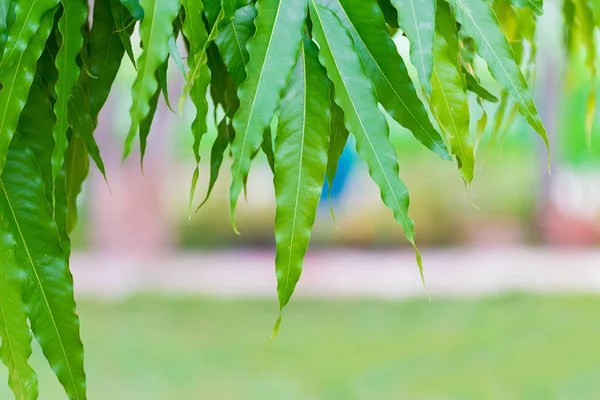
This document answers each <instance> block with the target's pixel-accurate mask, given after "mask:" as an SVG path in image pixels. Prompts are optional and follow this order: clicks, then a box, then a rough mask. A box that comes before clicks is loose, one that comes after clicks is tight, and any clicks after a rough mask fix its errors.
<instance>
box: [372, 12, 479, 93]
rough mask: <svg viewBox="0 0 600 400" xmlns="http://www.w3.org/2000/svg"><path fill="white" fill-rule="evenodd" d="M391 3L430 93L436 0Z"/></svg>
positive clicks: (414, 61)
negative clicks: (396, 11)
mask: <svg viewBox="0 0 600 400" xmlns="http://www.w3.org/2000/svg"><path fill="white" fill-rule="evenodd" d="M391 1H392V4H393V5H394V7H396V10H398V25H399V26H400V29H402V31H403V32H404V34H405V35H406V37H407V38H408V40H409V41H410V60H411V61H412V63H413V65H414V66H415V67H416V68H417V71H418V74H419V81H420V82H421V85H423V88H425V91H426V92H427V93H430V92H431V83H430V82H431V69H432V67H433V58H432V51H433V38H434V37H435V6H436V0H391ZM477 1H481V0H477ZM365 14H366V13H365Z"/></svg>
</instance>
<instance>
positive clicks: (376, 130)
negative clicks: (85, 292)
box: [0, 0, 600, 400]
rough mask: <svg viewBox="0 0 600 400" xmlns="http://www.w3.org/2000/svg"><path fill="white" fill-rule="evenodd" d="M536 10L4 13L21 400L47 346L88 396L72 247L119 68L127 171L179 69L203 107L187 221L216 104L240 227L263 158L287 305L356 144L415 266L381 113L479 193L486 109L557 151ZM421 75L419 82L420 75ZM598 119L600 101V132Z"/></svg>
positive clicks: (5, 6)
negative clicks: (346, 151) (542, 107)
mask: <svg viewBox="0 0 600 400" xmlns="http://www.w3.org/2000/svg"><path fill="white" fill-rule="evenodd" d="M599 11H600V1H596V0H594V1H591V0H564V1H563V12H564V19H565V31H564V35H565V44H566V47H567V49H569V50H571V49H572V48H573V46H574V45H575V44H581V45H582V47H583V48H584V50H585V52H586V54H587V66H588V67H589V69H590V71H591V73H592V75H594V76H595V73H596V68H595V58H596V52H595V44H594V33H595V30H596V27H597V26H598V22H597V20H596V18H595V14H596V13H597V12H599ZM541 14H542V0H254V1H253V0H203V1H201V0H160V1H153V0H95V1H94V2H93V6H90V5H88V3H87V2H86V1H85V0H0V55H1V59H0V84H1V85H2V88H1V90H0V114H1V115H2V118H1V119H0V173H1V175H0V188H1V189H2V190H1V191H0V221H1V222H2V228H1V230H0V249H1V251H0V258H1V261H0V337H1V340H2V346H1V348H0V356H1V358H2V361H3V362H4V363H5V364H6V366H7V367H8V369H9V372H10V375H9V385H10V387H11V388H12V390H13V392H14V394H15V397H16V398H18V399H35V398H37V396H38V389H37V378H36V374H35V372H34V371H33V369H32V368H31V367H30V365H29V363H28V359H29V356H30V354H31V340H32V337H35V338H36V340H37V341H38V342H39V344H40V346H41V348H42V350H43V352H44V355H45V357H46V358H47V360H48V362H49V364H50V366H51V367H52V369H53V370H54V372H55V374H56V376H57V378H58V379H59V381H60V382H61V384H62V385H63V386H64V389H65V391H66V394H67V396H68V397H69V398H71V399H79V400H81V399H85V398H86V381H85V373H84V366H83V345H82V343H81V340H80V337H79V318H78V316H77V314H76V313H75V301H74V294H73V281H72V276H71V274H70V272H69V255H70V241H69V232H70V231H71V230H72V229H73V226H74V225H75V223H76V219H77V206H76V200H77V196H78V195H79V193H80V191H81V187H82V184H83V181H84V180H85V179H86V177H87V175H88V172H89V161H88V159H89V158H91V160H92V161H93V162H94V164H95V165H96V167H97V168H98V169H99V171H100V172H101V173H102V174H103V175H105V169H104V165H103V161H102V157H101V156H100V149H99V148H98V145H97V143H96V141H95V139H94V135H93V134H94V130H95V128H96V125H97V122H98V115H99V113H100V111H101V109H102V108H103V106H104V104H105V102H106V100H107V98H108V95H109V92H110V89H111V86H112V84H113V82H114V80H115V77H116V74H117V72H118V70H119V68H120V65H121V62H122V60H123V58H124V56H125V55H126V56H127V58H128V59H129V62H131V63H133V65H134V66H135V67H136V70H137V76H136V78H135V81H134V82H133V84H132V89H131V95H132V99H133V103H132V106H131V109H130V119H131V125H130V129H129V132H128V135H127V138H126V140H125V145H124V157H126V156H127V155H128V154H129V153H130V152H131V151H132V149H133V145H134V143H135V139H136V138H138V139H139V145H140V153H141V157H142V160H143V157H144V153H145V148H146V143H147V139H148V135H149V132H150V126H151V125H152V119H153V117H154V114H155V112H156V109H157V104H158V102H159V100H160V97H161V93H163V94H164V95H163V97H164V98H165V100H166V101H167V104H169V105H170V102H169V98H168V91H167V68H168V63H169V59H172V61H174V63H175V65H177V66H178V68H179V69H180V70H181V71H182V73H183V74H184V76H185V87H184V89H183V94H182V97H181V100H180V109H181V108H182V107H181V104H182V102H183V101H185V100H186V99H187V98H188V97H189V98H190V99H191V102H192V103H193V104H194V106H195V112H196V116H195V118H194V120H193V122H192V126H191V131H192V133H193V136H194V143H193V146H192V150H193V155H194V157H195V161H196V168H195V171H194V172H193V177H192V183H191V193H190V210H192V207H194V206H195V203H194V202H195V196H194V194H195V190H196V184H197V181H198V177H199V174H200V169H199V167H198V165H199V162H200V157H201V154H200V144H201V142H202V140H203V139H204V136H205V134H206V133H207V129H208V128H207V118H208V112H209V103H208V98H209V97H210V99H211V100H212V102H213V105H214V108H215V110H218V112H215V114H214V118H215V125H216V126H217V127H218V135H217V138H216V140H215V141H214V144H213V145H212V150H211V153H210V185H209V188H208V191H207V194H206V198H205V200H204V201H203V202H202V203H201V204H200V207H201V206H202V204H204V203H205V202H206V200H208V198H209V196H210V193H211V191H212V188H213V186H214V184H215V182H216V180H217V179H218V175H219V170H220V167H221V165H222V163H223V161H224V158H225V155H227V154H229V155H230V158H231V159H232V164H231V176H232V180H231V187H230V202H231V223H232V225H233V227H234V229H235V209H236V204H237V202H238V199H239V196H240V193H241V192H242V190H243V189H244V187H245V184H246V180H247V177H248V174H249V172H250V166H251V163H252V160H253V159H254V157H255V156H256V154H257V153H258V152H259V151H263V152H264V153H265V154H266V156H267V159H268V160H269V164H270V167H271V169H272V170H273V172H274V186H275V193H276V206H277V210H276V219H275V238H276V246H277V250H276V259H275V264H276V274H277V280H278V288H277V291H278V294H279V303H280V308H281V310H283V307H284V306H285V305H286V304H287V303H288V302H289V300H290V298H291V296H292V293H293V292H294V288H295V286H296V283H297V282H298V280H299V278H300V274H301V271H302V262H303V258H304V255H305V253H306V250H307V247H308V243H309V239H310V233H311V228H312V225H313V223H314V220H315V214H316V208H317V204H318V201H319V198H320V196H321V191H322V188H323V183H324V180H325V179H327V181H329V182H330V183H331V181H332V180H333V177H334V176H335V172H336V168H337V162H338V159H339V157H340V154H341V152H342V150H343V148H344V147H345V146H346V142H347V140H348V138H349V135H352V136H353V137H354V138H355V139H356V147H357V151H358V154H359V155H360V157H361V158H362V159H363V160H364V162H365V163H366V164H367V166H368V169H369V174H370V175H371V177H372V179H373V181H374V182H375V183H376V184H377V186H378V187H379V189H380V191H381V198H382V200H383V202H384V203H385V204H386V206H387V207H389V208H390V210H391V211H392V213H393V216H394V218H395V219H396V220H397V221H398V223H399V224H400V225H401V226H402V228H403V230H404V233H405V236H406V238H407V240H408V241H409V242H410V243H412V245H413V246H415V251H416V256H417V262H418V265H419V268H421V256H420V254H419V252H418V250H417V247H416V244H415V234H414V224H413V221H412V220H411V219H410V217H409V215H408V207H409V195H408V191H407V188H406V186H405V185H404V183H403V182H402V180H401V179H400V176H399V167H398V161H397V158H396V153H395V150H394V148H393V146H392V145H391V143H390V141H389V138H388V135H389V127H388V119H387V117H386V113H387V115H389V116H390V117H391V118H392V119H394V120H395V121H397V122H398V123H399V124H400V125H402V126H404V127H405V128H407V129H408V130H409V131H411V132H412V134H413V135H414V137H415V138H416V139H417V140H418V141H419V142H421V143H422V144H423V146H425V147H427V148H428V149H430V150H431V151H432V152H434V153H436V154H437V155H439V156H440V157H441V158H443V159H445V160H449V161H450V160H455V161H456V165H457V167H458V169H459V171H460V173H461V175H462V177H463V179H464V181H465V183H466V185H467V186H468V185H470V184H471V181H472V180H473V171H474V165H475V149H476V145H477V143H478V142H479V140H480V139H481V135H482V134H483V131H484V129H485V127H486V125H487V121H488V117H487V114H486V113H485V109H484V108H483V106H482V105H483V103H484V102H499V107H498V112H497V114H496V117H495V118H494V124H493V131H494V132H501V131H502V130H503V129H505V127H506V126H507V125H509V124H510V123H511V122H512V120H513V119H514V118H515V116H516V115H517V113H520V114H521V115H522V116H523V117H524V118H525V119H526V120H527V122H528V123H529V124H530V125H531V127H532V128H533V130H534V131H535V132H537V134H539V135H540V136H541V138H542V139H543V140H544V141H545V143H546V145H548V139H547V137H546V132H545V129H544V126H543V124H542V121H541V119H540V117H539V115H538V111H537V110H536V106H535V104H534V101H533V97H532V96H531V94H530V92H529V89H528V81H531V80H532V79H533V76H534V62H535V56H536V45H535V29H536V18H537V17H538V16H539V15H541ZM136 29H137V32H139V38H140V39H141V47H142V51H141V55H140V56H139V57H138V58H136V57H135V55H134V51H133V47H134V46H132V40H134V39H135V38H137V37H138V36H137V34H136V35H134V31H136ZM400 34H402V35H404V36H406V38H407V39H408V41H409V43H410V57H409V58H410V60H404V59H403V58H402V57H401V56H400V54H399V53H398V50H397V47H396V44H395V42H394V41H393V39H392V38H393V37H394V35H400ZM178 43H179V44H180V45H181V47H182V48H183V47H184V48H185V52H184V54H185V55H186V57H187V59H186V60H185V59H184V58H182V56H181V55H180V52H179V49H178ZM476 59H480V60H482V61H483V62H485V64H486V65H487V68H488V70H489V73H490V74H491V76H492V77H493V78H494V79H495V80H496V81H497V83H498V84H499V87H500V88H501V93H500V94H499V97H497V96H496V95H494V94H492V93H491V92H490V91H489V90H487V89H486V88H484V87H483V86H482V85H481V83H480V82H481V80H480V78H479V76H480V74H481V70H478V68H480V66H481V63H476ZM184 60H185V62H186V64H187V65H184ZM409 62H410V63H411V64H412V65H413V66H414V68H416V71H417V77H418V79H417V80H413V79H412V78H411V76H409V68H408V67H407V63H409ZM207 92H208V93H209V96H207ZM470 97H474V98H476V99H477V101H478V103H479V105H481V109H482V110H483V114H482V117H481V119H479V121H478V123H477V128H476V129H471V128H470V123H471V119H472V114H473V110H472V106H471V105H470V103H469V98H470ZM593 108H594V96H593V93H591V95H590V98H589V102H588V117H589V118H588V125H589V126H591V118H592V113H593ZM275 115H276V116H277V121H278V123H277V129H276V132H271V121H272V120H273V118H274V116H275ZM473 131H475V132H473ZM228 149H229V151H228ZM105 178H106V176H105ZM280 321H281V317H280V318H279V320H278V322H277V325H276V328H275V332H276V331H277V327H278V326H279V323H280Z"/></svg>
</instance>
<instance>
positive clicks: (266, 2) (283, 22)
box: [230, 0, 306, 230]
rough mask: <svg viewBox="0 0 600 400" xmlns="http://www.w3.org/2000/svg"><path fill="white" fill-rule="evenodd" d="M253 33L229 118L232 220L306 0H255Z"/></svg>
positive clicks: (288, 67) (294, 49)
mask: <svg viewBox="0 0 600 400" xmlns="http://www.w3.org/2000/svg"><path fill="white" fill-rule="evenodd" d="M257 10H258V16H257V17H256V20H255V25H256V34H255V35H254V37H253V38H252V39H251V40H250V41H249V42H248V46H247V47H248V52H249V54H250V61H249V63H248V65H247V73H248V78H247V79H246V80H245V81H244V83H242V85H241V86H240V88H239V90H238V97H239V99H240V103H241V104H243V107H240V109H239V110H238V111H237V112H236V114H235V116H234V117H233V127H234V129H235V132H236V136H235V139H234V141H233V144H232V147H231V148H232V153H233V164H232V166H231V174H232V180H231V188H230V202H231V211H230V212H231V222H232V225H233V226H234V230H235V222H234V215H235V207H236V204H237V200H238V197H239V194H240V192H241V190H242V186H243V180H244V177H245V176H247V175H248V172H249V171H250V164H251V162H252V154H254V153H255V152H256V150H258V149H259V148H260V145H261V143H262V139H263V133H264V130H265V129H266V128H267V127H268V126H269V124H270V122H271V119H272V118H273V114H274V113H275V111H276V109H277V106H278V105H279V99H280V93H281V91H282V90H283V89H284V88H285V85H286V83H287V80H288V78H289V76H290V74H291V71H292V69H293V68H294V65H295V63H296V61H297V56H298V52H299V50H300V42H301V40H302V34H303V28H304V22H305V18H306V3H305V2H304V1H298V0H261V1H259V2H258V3H257Z"/></svg>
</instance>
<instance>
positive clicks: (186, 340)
mask: <svg viewBox="0 0 600 400" xmlns="http://www.w3.org/2000/svg"><path fill="white" fill-rule="evenodd" d="M561 23H562V22H561V17H560V10H559V7H558V5H557V4H556V2H552V1H547V4H546V12H545V15H544V16H543V17H541V18H540V23H539V30H538V38H539V50H538V69H537V74H536V80H535V82H534V85H533V89H532V90H533V91H534V93H535V96H536V98H537V101H538V107H539V109H540V113H541V114H542V117H543V120H544V122H545V124H546V127H547V129H548V132H549V136H550V140H551V144H552V174H549V173H548V168H547V155H546V150H545V148H544V146H543V143H542V141H541V139H540V138H539V137H537V136H536V135H535V134H534V133H533V132H532V131H531V129H529V127H528V126H527V124H526V123H525V122H524V121H523V120H522V119H520V117H517V119H516V120H515V123H514V125H512V126H511V127H510V128H509V129H507V130H506V131H505V132H501V133H500V134H495V135H494V134H493V133H492V132H491V131H490V130H488V132H487V133H486V136H485V137H484V138H483V140H482V141H481V142H480V144H479V146H478V149H477V155H478V165H477V169H476V178H475V181H474V183H473V185H472V187H471V188H466V187H465V186H464V183H463V182H462V180H461V178H460V176H459V173H458V172H457V170H456V168H455V167H454V166H452V165H450V164H449V163H447V162H444V161H442V160H440V159H439V158H437V157H436V156H435V155H434V154H432V153H430V152H428V151H427V150H426V149H424V148H423V147H421V146H420V145H419V144H418V143H417V142H416V141H415V140H414V139H413V137H412V136H411V134H410V133H409V132H408V131H406V130H405V129H403V128H402V127H400V126H399V125H397V124H396V123H395V122H394V121H392V120H391V119H390V126H391V139H392V141H393V143H394V145H395V147H396V149H397V153H398V158H399V160H400V166H401V168H400V170H401V176H402V178H403V179H404V180H405V181H406V183H407V185H408V187H409V190H410V193H411V199H412V203H411V216H412V218H413V219H414V220H415V223H416V229H417V242H418V244H419V246H420V248H421V251H422V253H423V256H424V267H425V276H426V280H427V284H428V287H427V289H425V288H424V287H423V286H422V284H421V280H420V276H419V272H418V269H417V266H416V263H415V261H414V255H413V253H412V250H411V249H410V248H409V247H408V246H407V244H406V242H405V240H404V239H403V234H402V230H401V228H400V227H399V226H398V225H397V224H396V223H395V222H394V220H393V218H392V216H391V213H390V212H389V210H387V209H386V208H385V207H384V206H383V205H382V203H381V201H380V199H379V191H378V189H377V188H376V186H375V185H374V184H373V183H372V182H371V181H370V179H369V177H368V174H367V170H366V168H365V166H364V165H363V164H362V163H361V161H360V160H359V159H358V158H357V156H356V154H355V152H354V150H353V144H352V143H350V145H349V146H348V148H347V149H346V151H345V153H344V155H343V157H342V160H341V164H340V171H339V173H338V176H337V177H336V180H335V182H334V185H333V187H332V188H331V189H332V197H331V203H328V201H327V198H324V199H323V201H322V204H321V205H320V208H319V213H318V218H317V221H316V224H315V228H314V233H313V239H312V242H311V248H310V250H309V253H308V255H307V258H306V261H305V265H304V266H305V269H304V276H303V279H302V280H301V282H300V284H299V286H298V292H297V296H296V297H295V299H293V301H292V303H291V304H290V306H289V307H288V308H287V309H286V311H285V314H284V319H283V324H282V327H281V330H280V333H279V336H278V338H277V339H276V340H275V342H274V343H273V344H272V345H271V346H270V348H269V349H268V350H264V347H265V344H266V343H267V340H268V338H269V335H270V333H271V329H272V325H273V323H274V322H275V320H276V318H277V312H278V308H277V302H276V299H277V297H276V292H275V288H276V282H275V274H274V235H273V221H274V209H275V199H274V192H273V188H272V174H271V171H270V170H269V168H268V165H267V163H266V160H265V159H264V158H261V157H262V155H259V156H258V157H257V160H256V161H255V162H254V164H253V167H252V171H251V174H250V178H249V182H248V193H247V201H246V202H242V203H241V205H240V206H239V211H238V213H237V216H238V218H237V221H238V227H239V229H240V231H241V232H242V235H241V236H237V235H235V234H234V233H233V231H232V229H231V227H230V225H229V218H228V212H229V210H228V199H227V195H228V184H229V175H228V167H229V163H228V162H226V163H225V164H224V165H223V168H222V170H221V178H220V180H219V183H218V184H217V186H216V188H215V190H214V192H213V195H212V197H211V199H210V200H209V201H208V203H207V204H206V205H205V206H204V207H203V208H202V209H201V210H200V211H199V212H198V213H196V214H195V215H193V217H192V218H191V219H190V218H189V215H188V195H189V187H190V181H191V175H192V171H193V168H194V165H193V154H192V152H191V142H192V135H191V132H190V131H189V128H188V127H189V123H190V120H189V119H190V118H189V117H190V114H191V113H189V112H188V113H186V112H185V110H184V113H183V116H178V115H175V114H174V113H172V112H171V111H169V110H168V108H167V107H166V106H165V105H164V104H161V105H160V109H159V112H158V114H157V117H156V118H155V124H154V127H153V130H152V133H151V138H150V143H149V148H148V153H147V156H146V160H145V164H144V174H142V173H141V169H140V163H139V157H136V155H133V156H132V157H130V158H129V159H128V160H127V161H126V162H125V163H121V152H122V142H123V139H124V135H125V134H126V132H127V128H128V123H129V121H128V112H127V110H128V108H129V104H130V101H131V100H130V94H129V93H130V85H131V82H132V80H133V76H134V70H133V68H132V67H131V65H130V63H129V62H128V61H127V60H124V61H123V66H122V69H121V72H120V75H119V78H118V82H117V84H116V86H115V88H114V90H113V92H112V94H111V98H110V101H109V103H108V104H107V107H106V109H105V110H104V112H103V114H102V115H101V121H100V125H99V129H98V133H97V139H98V141H99V144H100V147H101V152H102V156H103V158H104V160H105V162H106V164H107V172H108V185H107V184H106V182H104V180H103V178H102V176H101V175H100V174H99V173H98V171H97V170H95V169H93V168H92V173H91V179H90V180H89V181H88V182H87V184H86V186H85V189H84V192H83V194H82V196H81V214H80V216H79V224H78V227H77V229H76V231H75V233H74V237H73V243H74V249H75V254H74V255H73V259H72V269H73V273H74V276H75V289H76V294H77V298H78V304H79V315H80V317H81V322H82V325H81V327H82V335H83V340H84V344H85V346H86V367H87V372H88V386H89V392H90V398H91V399H108V398H111V399H115V400H120V399H143V400H154V399H157V400H159V399H160V400H163V399H215V400H229V399H236V400H237V399H249V400H250V399H261V400H266V399H278V400H280V399H285V400H288V399H290V400H291V399H302V400H308V399H315V400H316V399H336V400H337V399H340V400H351V399H361V400H362V399H382V400H383V399H386V400H387V399H432V400H433V399H435V400H438V399H457V400H458V399H502V400H506V399H578V400H580V399H581V400H584V399H598V398H600V379H599V378H598V377H599V376H600V346H598V337H599V335H600V317H599V316H600V297H599V296H598V294H599V293H600V269H599V268H600V252H598V250H597V246H598V244H599V242H600V224H599V222H600V221H599V218H600V132H598V130H599V129H600V124H598V123H597V124H595V126H594V129H593V140H592V146H591V147H589V146H587V145H586V134H585V103H586V100H587V95H588V93H589V91H590V88H591V85H590V79H591V77H590V76H589V73H588V71H587V70H586V69H585V68H584V66H583V62H582V59H581V57H577V53H576V52H575V55H576V56H575V57H573V58H572V59H571V60H570V61H569V62H567V61H566V57H565V53H564V50H563V46H562V28H561ZM397 44H398V48H399V50H400V51H401V53H402V54H403V55H406V54H407V50H408V46H407V43H406V41H405V39H403V38H401V37H400V38H397ZM405 59H406V60H408V57H405ZM484 69H485V66H483V65H482V68H480V70H484ZM178 74H179V72H178V71H177V68H171V87H170V91H171V93H172V94H171V96H172V99H176V98H177V97H178V96H179V93H180V92H181V77H180V76H179V75H178ZM483 74H484V76H485V73H483ZM484 84H485V86H487V87H488V88H490V89H491V90H492V91H494V92H495V93H498V88H497V87H496V86H495V85H494V83H493V82H492V81H491V79H487V81H486V80H484ZM173 103H174V104H176V103H177V102H176V101H174V102H173ZM472 110H473V113H474V116H473V120H474V121H473V123H474V124H475V123H476V120H477V118H478V117H479V114H478V113H480V111H479V108H478V106H477V105H476V104H474V106H473V108H472ZM486 111H487V112H488V114H489V115H490V118H491V120H492V122H491V123H490V128H491V126H492V125H493V117H492V116H493V114H494V112H495V109H494V105H489V104H488V105H486ZM214 137H215V129H214V125H211V128H210V132H209V135H207V137H206V139H205V141H204V143H203V154H204V158H203V160H202V164H201V168H202V169H201V177H200V182H199V185H198V190H197V193H196V197H195V201H194V204H195V205H197V204H199V203H200V202H201V200H202V199H203V196H204V194H205V193H204V191H205V189H206V186H207V183H208V171H209V168H208V160H209V153H210V147H211V145H212V141H213V140H214ZM330 205H331V208H332V209H333V210H334V212H335V217H336V222H334V221H333V219H332V217H331V215H330ZM34 364H35V365H36V366H37V367H38V368H37V369H38V370H40V371H42V372H41V375H40V384H41V389H42V390H41V393H42V397H41V398H42V399H62V398H64V395H63V394H62V391H61V388H60V387H59V385H58V383H56V382H55V381H54V378H53V377H52V373H51V371H50V369H49V367H48V366H47V365H44V361H43V359H42V357H41V356H40V352H39V349H38V348H36V349H35V354H34ZM0 376H1V378H2V380H4V378H5V371H4V370H2V371H1V372H0ZM0 398H9V393H8V392H7V390H6V389H5V388H4V385H2V386H0Z"/></svg>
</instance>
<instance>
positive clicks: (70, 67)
mask: <svg viewBox="0 0 600 400" xmlns="http://www.w3.org/2000/svg"><path fill="white" fill-rule="evenodd" d="M61 2H62V5H63V15H62V16H61V18H60V20H59V21H58V30H59V31H60V33H61V36H62V45H61V46H60V50H59V51H58V54H57V55H56V68H57V70H58V81H57V82H56V96H57V98H56V103H55V104H54V114H55V115H56V125H55V126H54V132H53V134H54V151H53V152H52V178H53V180H54V181H56V179H57V177H58V174H59V173H60V171H61V169H62V166H63V163H64V159H65V151H66V150H67V146H68V144H69V143H68V140H67V130H68V129H69V118H68V104H69V100H71V96H72V93H73V88H74V87H75V85H76V84H77V79H78V78H79V66H78V65H77V60H76V59H77V55H78V54H79V52H80V51H81V47H82V46H83V35H82V33H81V28H82V27H83V25H84V24H85V23H86V21H87V17H88V14H87V3H86V2H85V1H84V0H61ZM52 201H53V203H54V197H53V200H52Z"/></svg>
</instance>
